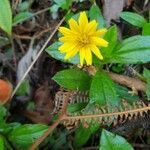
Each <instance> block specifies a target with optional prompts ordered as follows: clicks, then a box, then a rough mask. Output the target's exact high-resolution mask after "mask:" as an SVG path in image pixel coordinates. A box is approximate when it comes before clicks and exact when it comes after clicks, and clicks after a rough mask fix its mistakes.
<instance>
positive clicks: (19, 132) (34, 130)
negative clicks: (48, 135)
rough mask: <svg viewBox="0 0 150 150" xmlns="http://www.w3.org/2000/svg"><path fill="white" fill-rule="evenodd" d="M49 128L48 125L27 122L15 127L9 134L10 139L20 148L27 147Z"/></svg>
mask: <svg viewBox="0 0 150 150" xmlns="http://www.w3.org/2000/svg"><path fill="white" fill-rule="evenodd" d="M47 129H48V127H47V126H46V125H42V124H41V125H40V124H35V125H34V124H31V125H30V124H26V125H22V126H19V127H16V128H14V129H13V131H11V132H10V134H9V137H8V138H9V141H10V142H12V143H13V145H14V146H15V147H17V148H18V149H27V148H28V147H29V146H30V145H31V144H32V143H33V142H34V141H35V140H36V139H38V138H39V137H41V136H42V135H43V133H44V132H45V131H46V130H47Z"/></svg>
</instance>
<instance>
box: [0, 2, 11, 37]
mask: <svg viewBox="0 0 150 150" xmlns="http://www.w3.org/2000/svg"><path fill="white" fill-rule="evenodd" d="M0 28H1V29H3V30H4V31H5V32H7V33H8V34H9V35H11V31H12V12H11V7H10V3H9V0H0Z"/></svg>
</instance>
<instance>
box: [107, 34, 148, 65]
mask: <svg viewBox="0 0 150 150" xmlns="http://www.w3.org/2000/svg"><path fill="white" fill-rule="evenodd" d="M149 41H150V36H133V37H130V38H127V39H125V40H123V41H122V42H121V43H120V44H118V45H117V46H116V48H114V50H113V53H112V58H111V59H112V60H111V61H110V62H113V63H123V64H130V63H131V64H136V63H146V62H149V61H150V57H149V56H150V42H149Z"/></svg>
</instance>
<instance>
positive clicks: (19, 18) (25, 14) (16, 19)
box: [13, 11, 33, 26]
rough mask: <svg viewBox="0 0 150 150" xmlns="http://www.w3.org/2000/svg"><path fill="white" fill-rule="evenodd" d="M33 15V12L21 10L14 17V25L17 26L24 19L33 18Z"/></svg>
mask: <svg viewBox="0 0 150 150" xmlns="http://www.w3.org/2000/svg"><path fill="white" fill-rule="evenodd" d="M32 16H33V14H32V13H30V12H28V11H27V12H21V13H19V14H17V15H16V16H15V17H14V18H13V26H15V25H16V24H18V23H22V22H23V21H25V20H27V19H29V18H31V17H32Z"/></svg>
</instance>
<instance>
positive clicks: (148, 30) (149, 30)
mask: <svg viewBox="0 0 150 150" xmlns="http://www.w3.org/2000/svg"><path fill="white" fill-rule="evenodd" d="M142 35H150V23H145V24H144V25H143V28H142Z"/></svg>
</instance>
